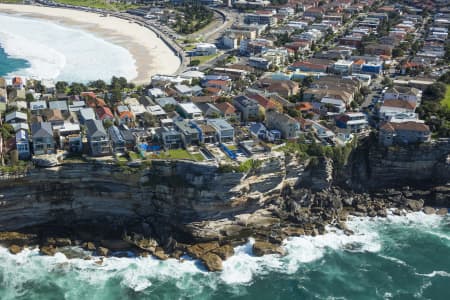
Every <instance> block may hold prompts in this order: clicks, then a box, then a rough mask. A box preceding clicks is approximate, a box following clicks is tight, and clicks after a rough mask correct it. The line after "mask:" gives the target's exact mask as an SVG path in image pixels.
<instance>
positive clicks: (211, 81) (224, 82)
mask: <svg viewBox="0 0 450 300" xmlns="http://www.w3.org/2000/svg"><path fill="white" fill-rule="evenodd" d="M207 83H208V84H214V85H220V86H226V85H228V81H226V80H209V81H208V82H207Z"/></svg>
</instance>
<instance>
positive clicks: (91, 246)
mask: <svg viewBox="0 0 450 300" xmlns="http://www.w3.org/2000/svg"><path fill="white" fill-rule="evenodd" d="M81 247H82V248H84V249H86V250H89V251H95V250H96V247H95V245H94V243H92V242H85V243H83V245H81Z"/></svg>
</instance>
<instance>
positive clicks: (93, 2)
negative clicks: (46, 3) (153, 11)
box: [55, 0, 139, 11]
mask: <svg viewBox="0 0 450 300" xmlns="http://www.w3.org/2000/svg"><path fill="white" fill-rule="evenodd" d="M55 2H58V3H62V4H68V5H76V6H85V7H91V8H100V9H109V10H121V11H123V10H127V9H133V8H137V7H139V5H135V4H125V3H109V1H105V0H55Z"/></svg>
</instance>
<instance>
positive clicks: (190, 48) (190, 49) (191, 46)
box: [184, 45, 195, 51]
mask: <svg viewBox="0 0 450 300" xmlns="http://www.w3.org/2000/svg"><path fill="white" fill-rule="evenodd" d="M194 49H195V45H186V46H184V50H185V51H192V50H194Z"/></svg>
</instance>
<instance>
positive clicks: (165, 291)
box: [0, 213, 450, 300]
mask: <svg viewBox="0 0 450 300" xmlns="http://www.w3.org/2000/svg"><path fill="white" fill-rule="evenodd" d="M348 225H349V227H350V228H351V229H352V230H354V231H355V234H354V235H352V236H346V235H344V234H343V233H342V232H340V231H339V230H334V229H331V228H328V231H329V232H328V233H327V234H325V235H323V236H317V237H295V238H290V239H289V240H287V241H285V245H284V247H285V248H286V250H287V255H286V256H284V257H277V256H273V255H268V256H265V257H254V256H252V254H251V244H252V241H251V240H250V241H249V242H248V243H247V244H246V245H243V246H240V247H237V248H236V249H235V250H236V254H235V255H234V256H233V257H231V258H230V259H228V260H227V261H226V262H225V263H224V270H223V271H222V272H219V273H208V272H206V271H205V269H204V268H203V267H202V266H201V265H200V264H199V263H198V262H197V261H195V260H190V259H186V260H185V261H184V262H183V263H180V262H178V261H176V260H173V259H169V260H167V261H158V260H156V259H153V258H113V257H111V258H106V259H105V260H104V262H103V264H102V265H98V264H96V263H95V261H92V260H81V259H71V260H69V259H67V258H66V257H65V256H64V255H63V254H57V255H56V256H55V257H45V256H40V255H39V254H38V250H25V251H23V252H22V253H20V254H18V255H11V254H9V252H8V251H7V250H6V249H4V248H2V249H0V261H1V262H2V263H1V264H0V299H2V300H9V299H27V300H28V299H30V300H31V299H33V300H34V299H36V300H37V299H46V300H50V299H55V300H56V299H58V300H60V299H90V300H103V299H104V300H111V299H271V300H272V299H449V295H450V291H449V287H450V259H449V254H450V217H449V216H446V217H439V216H436V215H432V216H430V215H425V214H423V213H412V214H408V215H407V216H403V217H399V216H393V215H390V216H389V217H388V218H386V219H380V218H375V219H369V218H354V219H352V220H350V221H349V223H348Z"/></svg>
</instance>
